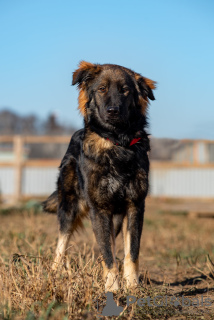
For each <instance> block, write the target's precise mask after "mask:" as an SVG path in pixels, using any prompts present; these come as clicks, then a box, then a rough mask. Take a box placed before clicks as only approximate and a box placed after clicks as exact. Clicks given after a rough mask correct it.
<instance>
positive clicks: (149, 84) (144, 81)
mask: <svg viewBox="0 0 214 320" xmlns="http://www.w3.org/2000/svg"><path fill="white" fill-rule="evenodd" d="M135 79H136V80H137V84H138V86H139V89H140V93H141V95H142V96H143V98H146V97H147V98H149V99H150V100H155V97H154V94H153V91H152V90H154V89H155V88H156V82H155V81H153V80H151V79H148V78H145V77H142V76H141V75H140V74H137V73H136V74H135Z"/></svg>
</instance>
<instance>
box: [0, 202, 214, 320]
mask: <svg viewBox="0 0 214 320" xmlns="http://www.w3.org/2000/svg"><path fill="white" fill-rule="evenodd" d="M159 204H160V203H159V202H157V203H156V202H155V200H151V199H150V200H148V201H147V210H146V214H145V224H144V231H143V236H142V243H141V252H140V280H141V281H140V285H139V286H138V287H137V288H136V289H133V290H127V289H126V288H125V286H124V283H123V280H122V272H123V245H122V237H120V236H119V238H118V239H117V244H116V245H117V257H118V265H119V270H120V276H121V277H120V287H121V289H120V290H118V291H117V292H116V293H114V300H115V302H117V303H118V304H119V305H120V306H122V307H123V308H124V309H123V313H122V314H121V315H120V316H119V317H107V318H108V319H130V320H131V319H134V320H135V319H214V280H213V275H212V273H213V272H214V268H213V265H212V260H214V239H213V228H214V220H213V219H194V220H193V219H189V218H188V217H187V216H185V215H183V214H181V215H180V214H179V215H170V212H169V213H168V214H167V215H165V214H160V209H159ZM173 205H174V203H172V207H173ZM0 219H1V225H0V319H2V320H3V319H5V320H6V319H8V320H9V319H14V320H16V319H17V320H18V319H22V320H23V319H24V320H34V319H40V320H46V319H50V320H54V319H57V320H58V319H63V320H66V319H74V320H77V319H89V320H90V319H91V320H92V319H99V318H100V319H104V317H103V316H101V315H100V314H101V312H102V310H103V307H104V306H105V304H106V295H105V293H104V284H103V281H102V267H101V257H100V256H99V252H98V249H97V245H96V243H95V240H94V237H93V234H92V231H91V230H92V229H91V226H90V222H88V221H85V223H84V225H85V231H84V232H80V233H79V234H76V235H75V236H74V237H73V238H72V241H71V243H70V246H69V248H68V254H67V258H66V259H64V261H63V263H62V265H61V268H60V270H58V272H57V273H54V272H53V271H52V270H51V264H52V261H53V256H54V251H55V248H56V241H57V219H56V216H54V215H46V214H44V213H42V212H40V211H39V208H38V207H37V206H34V205H32V206H31V205H29V206H28V207H26V206H23V207H21V208H19V209H16V208H12V209H7V211H6V210H3V211H1V212H0ZM208 254H209V259H208ZM213 274H214V273H213ZM128 295H133V296H135V297H136V300H138V299H139V298H145V299H146V298H147V297H150V298H151V301H153V300H154V298H155V297H157V296H161V297H164V298H159V299H157V298H156V300H157V303H159V304H160V306H155V305H154V304H153V305H152V306H149V303H148V301H147V300H145V301H146V303H145V304H144V306H139V305H138V303H137V301H136V302H135V303H133V304H131V305H129V306H128V307H127V303H126V302H127V301H126V299H127V296H128ZM166 296H167V297H168V299H169V300H170V299H179V300H178V301H179V304H178V305H175V304H174V302H176V300H175V301H174V300H173V301H174V302H173V303H172V304H170V303H168V304H167V305H166V304H165V303H164V301H165V300H164V299H165V297H166ZM182 296H183V297H186V298H189V299H191V305H190V306H182V305H181V301H182ZM202 296H203V298H204V299H207V298H208V299H210V301H211V302H210V303H211V306H209V305H203V306H202V305H201V297H202ZM193 299H195V300H194V301H195V302H197V299H198V301H200V303H199V305H198V306H193V305H192V301H193ZM161 302H162V304H163V306H161ZM97 308H98V310H97Z"/></svg>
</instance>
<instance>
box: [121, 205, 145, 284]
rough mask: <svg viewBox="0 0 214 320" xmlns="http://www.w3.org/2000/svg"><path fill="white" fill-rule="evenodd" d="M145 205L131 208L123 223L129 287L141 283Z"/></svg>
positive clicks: (125, 264)
mask: <svg viewBox="0 0 214 320" xmlns="http://www.w3.org/2000/svg"><path fill="white" fill-rule="evenodd" d="M143 216H144V204H143V205H142V206H141V208H135V207H134V206H133V207H130V208H129V210H128V213H127V216H125V218H124V221H123V241H124V253H125V258H124V275H123V276H124V278H125V280H126V285H127V287H134V286H136V285H138V283H139V275H138V272H139V259H138V257H139V250H140V239H141V233H142V227H143Z"/></svg>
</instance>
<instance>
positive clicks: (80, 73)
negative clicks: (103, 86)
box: [72, 61, 101, 86]
mask: <svg viewBox="0 0 214 320" xmlns="http://www.w3.org/2000/svg"><path fill="white" fill-rule="evenodd" d="M100 71H101V66H100V65H98V64H93V63H90V62H86V61H81V62H80V64H79V68H78V69H77V70H76V71H74V73H73V80H72V85H75V84H77V83H78V85H80V86H81V84H86V83H87V82H88V81H89V80H92V79H93V78H94V77H95V75H96V74H98V73H99V72H100Z"/></svg>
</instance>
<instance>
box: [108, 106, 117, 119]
mask: <svg viewBox="0 0 214 320" xmlns="http://www.w3.org/2000/svg"><path fill="white" fill-rule="evenodd" d="M107 114H108V117H110V118H115V117H118V116H119V107H108V108H107Z"/></svg>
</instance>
